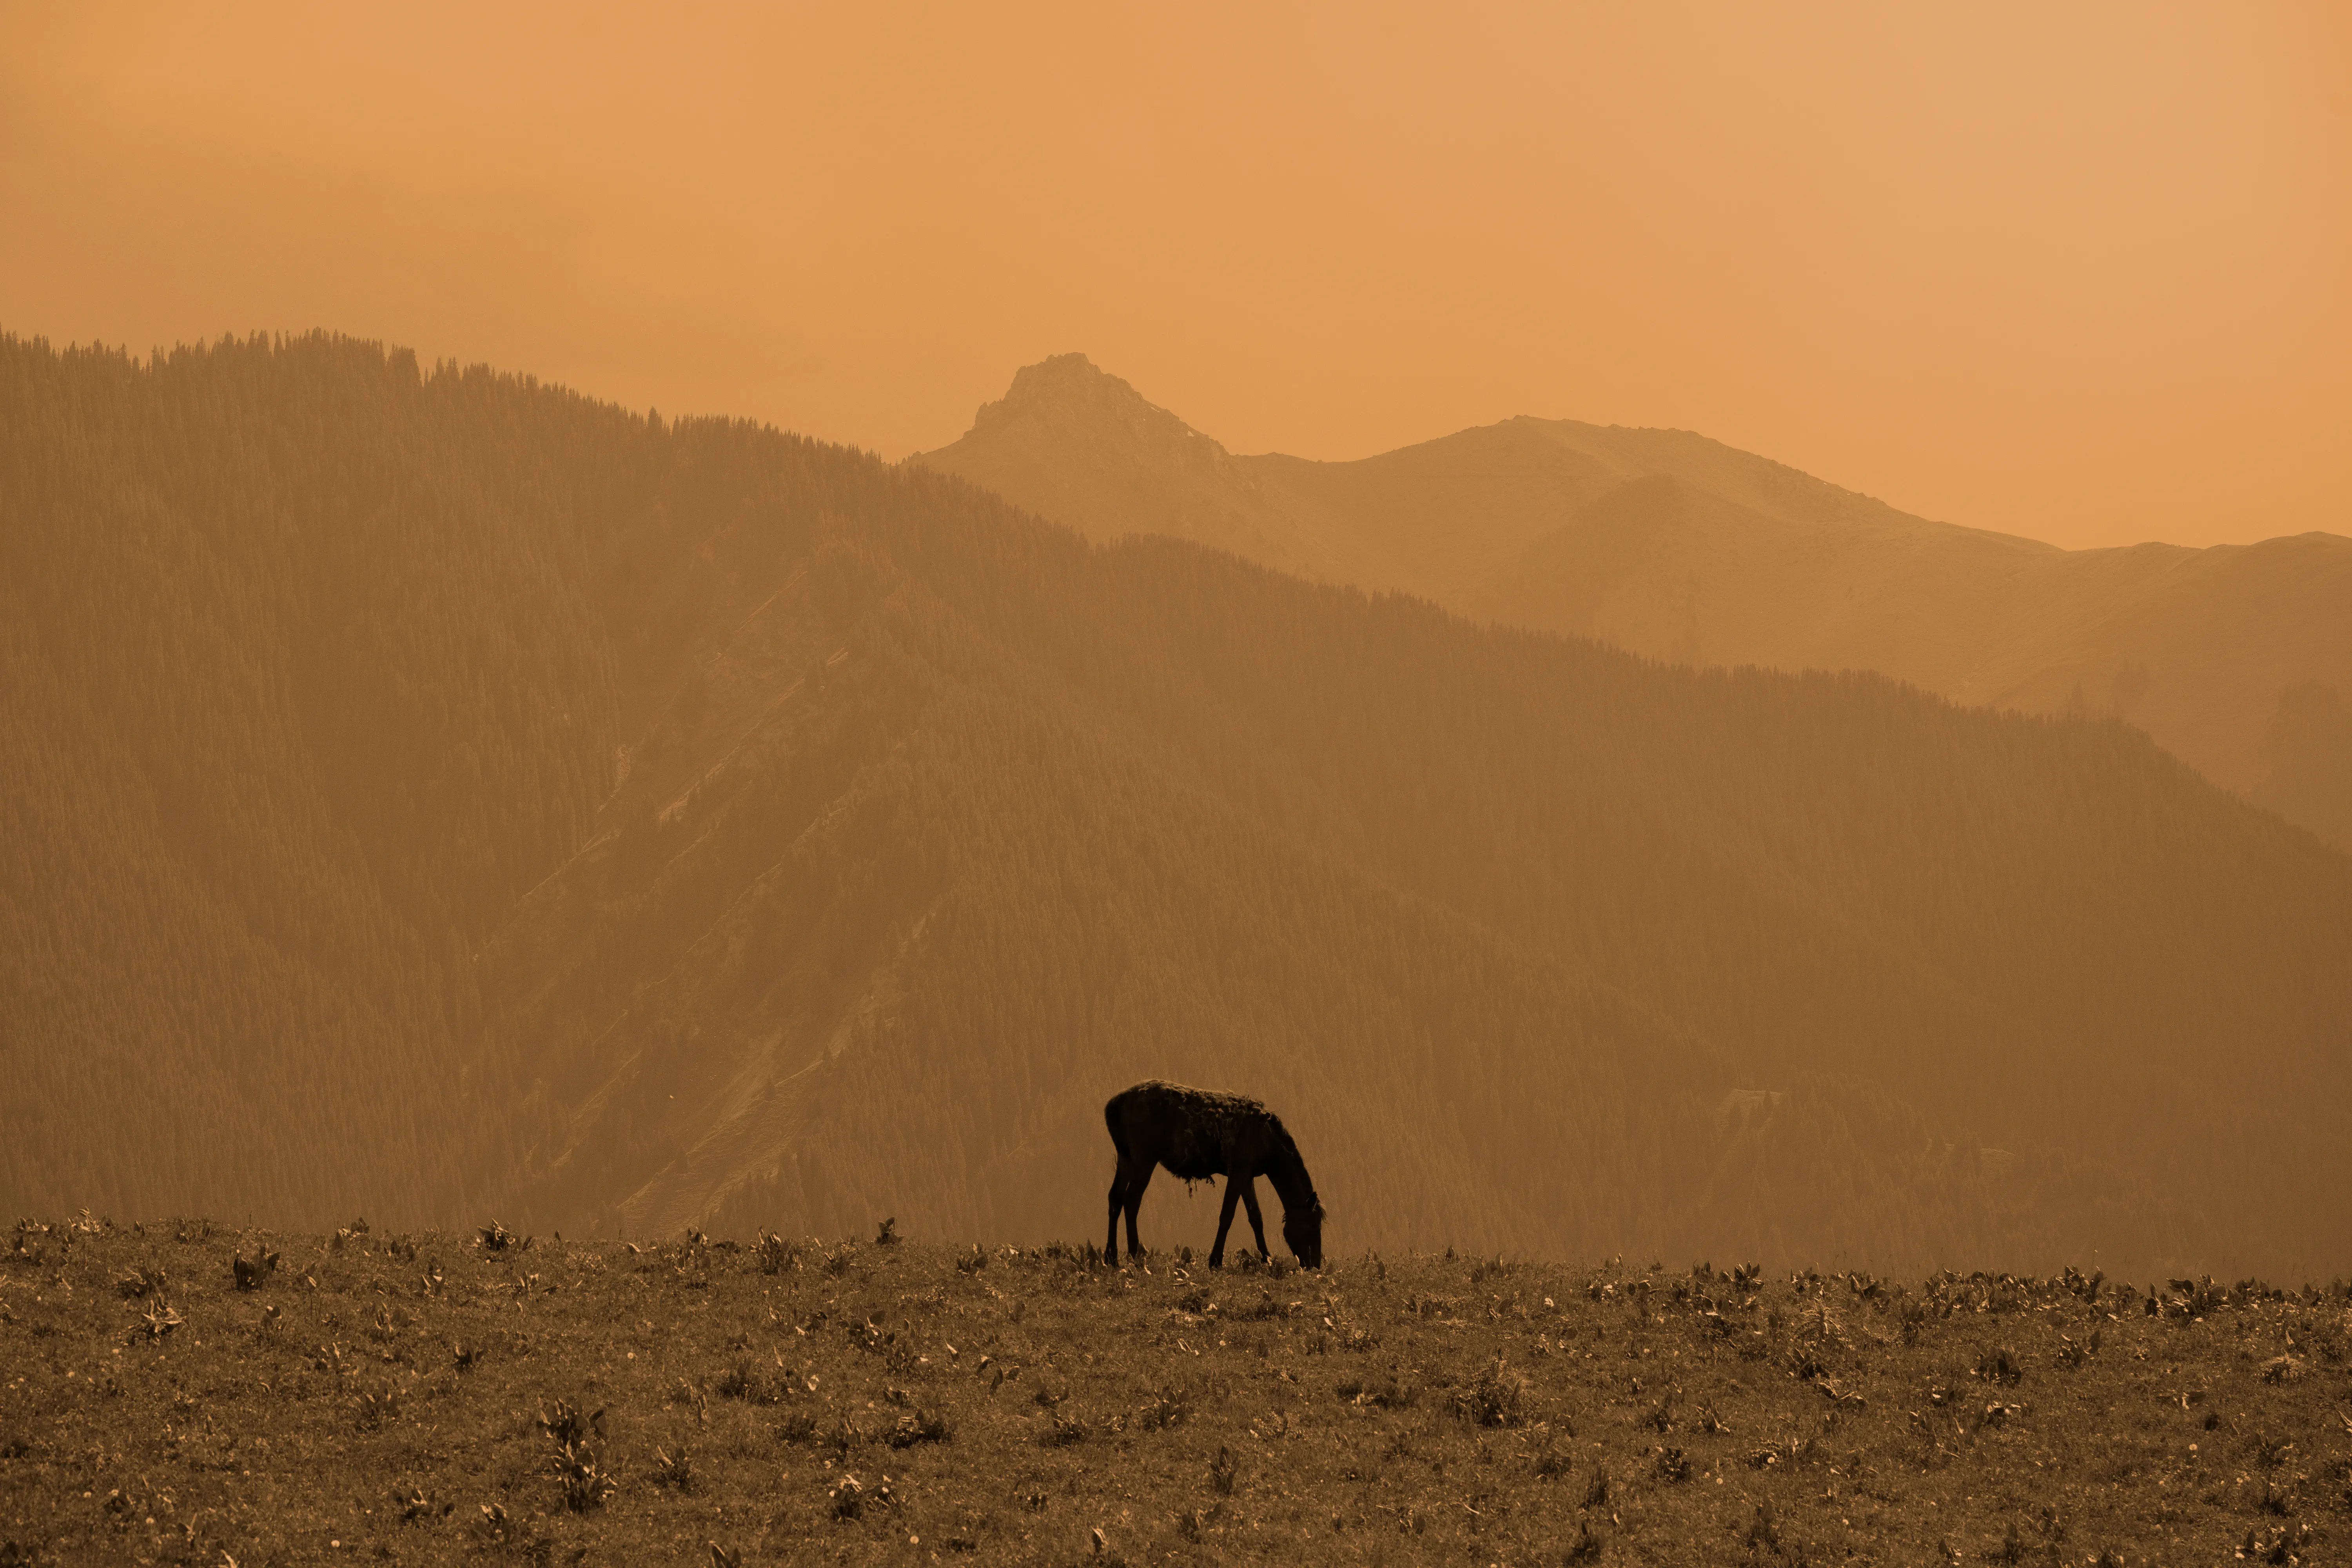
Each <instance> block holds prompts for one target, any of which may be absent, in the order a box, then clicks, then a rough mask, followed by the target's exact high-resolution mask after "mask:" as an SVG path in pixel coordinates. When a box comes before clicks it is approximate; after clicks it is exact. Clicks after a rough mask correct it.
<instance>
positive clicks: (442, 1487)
mask: <svg viewBox="0 0 2352 1568" xmlns="http://www.w3.org/2000/svg"><path fill="white" fill-rule="evenodd" d="M885 1228H886V1234H885V1236H884V1237H877V1239H876V1240H875V1241H872V1242H866V1243H861V1244H856V1245H852V1244H835V1245H832V1246H828V1245H825V1244H824V1243H819V1242H814V1241H794V1242H788V1241H784V1240H782V1239H779V1238H773V1237H767V1238H762V1240H761V1241H759V1242H755V1243H754V1244H752V1245H751V1246H746V1247H737V1246H736V1245H734V1244H732V1243H730V1242H728V1241H724V1240H713V1239H711V1238H709V1237H702V1236H699V1235H688V1237H685V1238H683V1239H682V1240H680V1241H678V1242H677V1243H673V1244H668V1245H665V1246H660V1247H652V1248H639V1247H629V1246H627V1245H625V1244H622V1243H616V1242H614V1243H606V1242H599V1243H580V1242H563V1241H560V1240H556V1239H553V1238H540V1239H537V1240H533V1241H530V1242H529V1243H528V1244H527V1245H526V1243H525V1241H524V1240H523V1239H522V1238H520V1237H511V1236H509V1235H508V1234H507V1233H505V1232H503V1231H502V1230H500V1229H499V1227H497V1226H488V1227H486V1228H485V1229H484V1230H483V1231H481V1232H478V1233H475V1234H472V1235H467V1236H464V1237H390V1236H383V1235H378V1234H371V1233H369V1232H367V1231H366V1230H365V1229H363V1228H362V1227H359V1226H353V1227H351V1228H349V1229H346V1230H343V1231H340V1232H338V1233H336V1234H335V1235H334V1236H332V1237H271V1236H257V1235H252V1234H238V1233H233V1232H229V1231H226V1230H215V1228H213V1227H212V1226H204V1225H174V1226H142V1227H113V1226H102V1225H99V1224H96V1223H93V1222H86V1221H85V1222H77V1223H76V1224H74V1225H72V1226H63V1225H60V1226H37V1227H29V1228H19V1229H18V1230H16V1231H15V1232H12V1233H0V1564H8V1565H10V1568H15V1565H16V1564H22V1563H138V1562H150V1563H204V1564H208V1565H211V1568H219V1565H221V1564H223V1563H226V1562H231V1561H234V1562H235V1563H238V1564H240V1565H243V1568H253V1565H256V1564H261V1563H332V1562H344V1561H353V1562H356V1561H371V1562H374V1561H394V1562H403V1561H404V1562H426V1563H429V1562H443V1561H467V1562H482V1563H503V1562H514V1563H530V1564H540V1563H570V1562H573V1561H580V1562H586V1563H645V1562H677V1563H733V1562H740V1563H782V1562H798V1561H810V1560H817V1559H823V1560H824V1561H829V1562H849V1563H865V1562H890V1563H899V1562H904V1563H928V1562H930V1561H933V1560H935V1559H940V1560H949V1561H952V1560H955V1559H957V1558H959V1557H961V1556H964V1555H966V1554H970V1557H971V1560H972V1561H986V1562H1043V1563H1077V1562H1081V1561H1084V1562H1089V1563H1111V1562H1123V1563H1138V1564H1139V1563H1147V1562H1149V1563H1162V1562H1169V1563H1213V1562H1278V1563H1343V1562H1344V1563H1359V1562H1360V1563H1400V1564H1402V1563H1423V1562H1461V1563H1588V1562H1603V1563H1606V1562H1625V1563H1724V1562H1734V1563H1751V1562H1752V1563H1774V1564H1794V1563H1831V1562H1844V1561H1846V1560H1848V1559H1849V1558H1852V1559H1855V1560H1859V1561H1869V1562H1888V1563H1955V1562H1958V1563H1985V1562H2011V1563H2096V1562H2103V1561H2104V1562H2115V1563H2132V1564H2138V1563H2177V1564H2189V1563H2213V1562H2221V1561H2238V1560H2240V1557H2241V1554H2242V1557H2243V1560H2246V1561H2255V1562H2277V1563H2287V1562H2293V1561H2304V1562H2314V1561H2333V1560H2336V1558H2337V1557H2339V1556H2340V1555H2341V1548H2340V1546H2339V1544H2338V1543H2339V1542H2342V1541H2343V1540H2345V1539H2346V1538H2347V1534H2352V1518H2347V1508H2348V1507H2352V1426H2347V1419H2346V1417H2345V1416H2344V1415H2341V1414H2339V1412H2341V1411H2343V1410H2345V1409H2347V1408H2352V1387H2347V1383H2352V1371H2347V1365H2346V1364H2345V1362H2344V1359H2343V1353H2342V1351H2341V1349H2340V1348H2339V1347H2340V1346H2341V1345H2343V1344H2344V1343H2346V1342H2347V1331H2352V1316H2347V1299H2346V1298H2345V1297H2344V1296H2343V1295H2342V1294H2341V1293H2335V1292H2312V1293H2308V1294H2302V1295H2296V1296H2284V1297H2283V1296H2277V1295H2274V1294H2272V1293H2270V1292H2266V1291H2260V1290H2256V1289H2247V1288H2230V1287H2222V1286H2217V1285H2214V1284H2213V1283H2212V1282H2210V1281H2198V1282H2189V1281H2180V1282H2178V1283H2176V1284H2170V1285H2166V1286H2163V1287H2161V1288H2159V1289H2158V1292H2157V1295H2156V1296H2155V1297H2154V1298H2151V1297H2149V1296H2147V1294H2145V1293H2142V1292H2139V1291H2135V1290H2131V1289H2117V1288H2115V1287H2112V1286H2105V1285H2104V1284H2103V1283H2099V1282H2093V1281H2087V1280H2084V1279H2083V1278H2082V1277H2080V1276H2073V1275H2070V1276H2067V1277H2062V1278H2061V1279H2053V1280H2045V1281H2034V1280H2021V1279H2008V1278H1989V1277H1982V1276H1978V1277H1971V1278H1965V1279H1963V1278H1957V1277H1951V1276H1946V1277H1942V1278H1939V1279H1935V1280H1931V1281H1928V1282H1927V1283H1926V1284H1924V1285H1910V1286H1904V1285H1897V1284H1892V1283H1888V1282H1885V1281H1879V1280H1873V1279H1864V1278H1860V1277H1853V1278H1846V1277H1832V1278H1828V1279H1822V1278H1819V1277H1815V1276H1810V1275H1808V1276H1802V1277H1800V1278H1798V1279H1794V1280H1789V1279H1780V1280H1766V1279H1759V1278H1754V1277H1750V1276H1748V1275H1746V1274H1745V1273H1744V1272H1743V1274H1742V1275H1741V1276H1740V1277H1738V1278H1736V1279H1735V1278H1734V1277H1732V1276H1727V1275H1720V1274H1717V1273H1716V1272H1715V1271H1713V1270H1700V1271H1694V1272H1692V1273H1669V1272H1667V1271H1664V1270H1654V1271H1629V1270H1622V1269H1601V1270H1595V1269H1592V1268H1581V1267H1572V1266H1547V1265H1538V1264H1522V1263H1516V1262H1515V1263H1511V1264H1509V1265H1508V1266H1502V1265H1500V1264H1499V1263H1498V1262H1497V1261H1496V1260H1483V1261H1477V1262H1470V1261H1457V1260H1453V1259H1445V1258H1412V1259H1404V1260H1395V1259H1391V1260H1389V1261H1387V1262H1386V1263H1385V1264H1381V1263H1378V1262H1375V1261H1374V1260H1372V1259H1369V1258H1366V1259H1360V1260H1350V1261H1345V1262H1340V1263H1339V1264H1337V1265H1335V1266H1334V1267H1333V1268H1330V1269H1328V1271H1326V1272H1323V1273H1320V1274H1310V1273H1300V1272H1297V1271H1295V1270H1277V1271H1272V1272H1268V1271H1265V1270H1257V1269H1234V1270H1228V1271H1227V1272H1225V1273H1223V1274H1211V1273H1209V1272H1208V1271H1207V1270H1206V1269H1205V1268H1198V1267H1191V1268H1188V1267H1185V1266H1184V1265H1183V1264H1182V1263H1181V1262H1180V1261H1179V1258H1178V1256H1176V1255H1170V1256H1166V1257H1156V1258H1146V1259H1144V1260H1143V1261H1142V1263H1141V1264H1139V1265H1137V1266H1135V1267H1134V1268H1129V1269H1122V1270H1118V1271H1107V1270H1105V1269H1104V1268H1102V1267H1101V1266H1100V1264H1099V1262H1098V1261H1097V1260H1096V1259H1095V1258H1093V1257H1092V1256H1091V1255H1090V1254H1089V1253H1088V1252H1087V1249H1085V1248H1083V1247H1080V1248H1066V1247H1055V1248H1048V1249H1040V1250H1035V1251H1030V1250H1022V1251H1014V1250H1013V1249H1010V1248H996V1249H990V1250H981V1251H975V1250H974V1249H972V1248H971V1247H962V1248H951V1247H935V1246H929V1245H926V1244H922V1243H917V1242H901V1241H899V1240H898V1239H897V1238H896V1237H895V1236H890V1235H888V1234H887V1227H885ZM271 1254H276V1255H277V1258H278V1261H277V1262H276V1264H275V1267H271V1268H264V1267H258V1266H257V1265H256V1264H255V1263H253V1262H251V1261H248V1262H247V1267H246V1268H244V1269H239V1268H237V1267H236V1264H237V1262H238V1260H239V1259H240V1258H244V1259H247V1260H252V1259H259V1258H268V1257H269V1256H270V1255H271Z"/></svg>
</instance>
